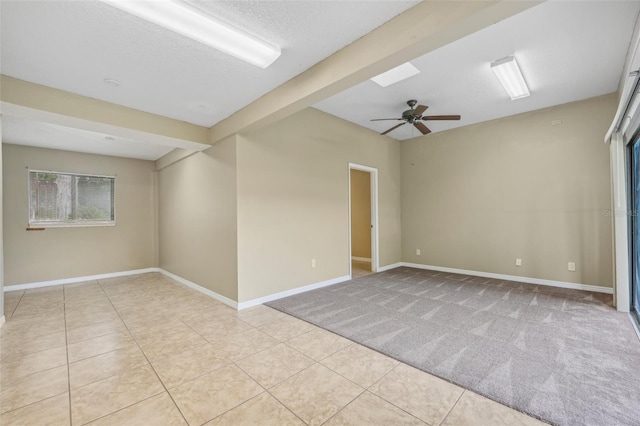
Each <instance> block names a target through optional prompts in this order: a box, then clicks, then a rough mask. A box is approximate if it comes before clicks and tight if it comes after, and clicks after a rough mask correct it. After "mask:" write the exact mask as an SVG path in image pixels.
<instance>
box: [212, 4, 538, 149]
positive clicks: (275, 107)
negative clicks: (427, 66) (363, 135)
mask: <svg viewBox="0 0 640 426" xmlns="http://www.w3.org/2000/svg"><path fill="white" fill-rule="evenodd" d="M540 3H542V1H477V0H472V1H430V0H425V1H423V2H421V3H419V4H418V5H416V6H414V7H413V8H411V9H409V10H407V11H405V12H404V13H402V14H400V15H398V16H396V17H395V18H393V19H391V20H390V21H388V22H387V23H385V24H384V25H382V26H380V27H378V28H377V29H375V30H373V31H372V32H370V33H368V34H367V35H365V36H364V37H362V38H360V39H358V40H356V41H355V42H353V43H351V44H350V45H348V46H346V47H345V48H343V49H342V50H340V51H338V52H336V53H334V54H333V55H331V56H329V57H328V58H326V59H324V60H322V61H320V62H319V63H317V64H316V65H314V66H313V67H311V68H309V69H308V70H306V71H304V72H302V73H301V74H299V75H298V76H296V77H294V78H293V79H291V80H289V81H287V82H286V83H284V84H282V85H281V86H279V87H277V88H276V89H274V90H272V91H271V92H269V93H267V94H266V95H264V96H262V97H261V98H259V99H257V100H256V101H254V102H252V103H250V104H249V105H247V106H246V107H244V108H242V109H241V110H239V111H237V112H235V113H234V114H232V115H231V116H229V117H228V118H226V119H224V120H222V121H220V122H219V123H217V124H216V125H214V126H213V127H211V132H210V137H211V140H210V143H212V144H213V143H216V142H218V141H221V140H222V139H224V138H226V137H228V136H231V135H233V134H235V133H238V132H243V131H250V130H251V131H252V130H257V129H259V128H260V127H262V126H266V125H269V124H272V123H274V122H276V121H278V120H281V119H283V118H285V117H288V116H289V115H291V114H294V113H296V112H298V111H300V110H302V109H304V108H307V107H309V106H311V105H313V104H315V103H317V102H319V101H321V100H323V99H326V98H328V97H330V96H333V95H335V94H337V93H340V92H342V91H344V90H346V89H348V88H350V87H352V86H354V85H356V84H359V83H361V82H363V81H365V80H368V79H369V78H371V77H374V76H376V75H378V74H381V73H383V72H385V71H387V70H389V69H391V68H394V67H396V66H398V65H400V64H402V63H404V62H407V61H410V60H412V59H414V58H416V57H419V56H422V55H424V54H426V53H428V52H431V51H433V50H435V49H438V48H440V47H442V46H445V45H447V44H449V43H452V42H454V41H456V40H458V39H461V38H463V37H465V36H467V35H469V34H472V33H474V32H476V31H479V30H481V29H483V28H486V27H488V26H491V25H493V24H495V23H497V22H499V21H501V20H503V19H506V18H508V17H510V16H513V15H515V14H517V13H520V12H522V11H524V10H526V9H529V8H530V7H533V6H535V5H537V4H540ZM284 54H286V52H285V53H284Z"/></svg>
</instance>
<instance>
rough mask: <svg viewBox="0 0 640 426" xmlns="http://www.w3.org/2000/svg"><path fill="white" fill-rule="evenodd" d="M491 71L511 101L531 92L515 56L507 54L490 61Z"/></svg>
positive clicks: (524, 96)
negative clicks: (504, 56)
mask: <svg viewBox="0 0 640 426" xmlns="http://www.w3.org/2000/svg"><path fill="white" fill-rule="evenodd" d="M491 71H493V73H494V74H495V75H496V77H498V81H500V84H502V87H504V90H506V92H507V94H508V95H509V97H510V98H511V100H512V101H514V100H516V99H520V98H526V97H527V96H529V95H530V94H531V93H530V92H529V88H528V87H527V83H526V82H525V81H524V77H523V76H522V72H521V71H520V67H519V66H518V62H516V58H515V56H507V57H506V58H502V59H498V60H497V61H493V62H491Z"/></svg>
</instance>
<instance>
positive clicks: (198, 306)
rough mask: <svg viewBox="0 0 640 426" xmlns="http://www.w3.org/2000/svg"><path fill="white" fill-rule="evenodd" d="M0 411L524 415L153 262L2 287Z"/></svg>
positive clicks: (281, 420)
mask: <svg viewBox="0 0 640 426" xmlns="http://www.w3.org/2000/svg"><path fill="white" fill-rule="evenodd" d="M5 315H6V316H7V318H8V321H7V323H6V324H5V325H4V326H3V327H2V329H0V380H1V387H0V389H1V390H0V424H2V425H3V426H9V425H45V424H47V425H70V424H73V425H83V424H92V425H154V426H156V425H185V424H189V425H202V424H207V425H250V424H260V425H304V424H310V425H320V424H326V425H347V424H348V425H376V424H379V425H390V424H393V425H399V424H416V425H424V424H428V425H488V424H491V425H513V424H523V425H534V424H541V423H540V422H538V421H537V420H535V419H533V418H530V417H527V416H525V415H523V414H521V413H519V412H517V411H513V410H511V409H509V408H507V407H504V406H502V405H500V404H498V403H495V402H493V401H490V400H488V399H486V398H483V397H481V396H479V395H476V394H474V393H472V392H469V391H465V390H464V389H462V388H459V387H457V386H454V385H452V384H450V383H448V382H445V381H443V380H440V379H438V378H436V377H434V376H431V375H429V374H426V373H423V372H421V371H419V370H416V369H414V368H412V367H409V366H407V365H405V364H401V363H399V362H397V361H395V360H393V359H391V358H388V357H386V356H383V355H381V354H379V353H377V352H374V351H371V350H369V349H367V348H365V347H363V346H360V345H358V344H355V343H352V342H351V341H349V340H346V339H344V338H342V337H339V336H337V335H335V334H332V333H330V332H327V331H325V330H323V329H320V328H317V327H315V326H312V325H310V324H307V323H305V322H303V321H300V320H298V319H295V318H293V317H290V316H287V315H285V314H283V313H280V312H278V311H275V310H273V309H271V308H268V307H265V306H257V307H254V308H251V309H247V310H243V311H240V312H237V311H234V310H233V309H231V308H229V307H227V306H225V305H223V304H221V303H219V302H217V301H215V300H213V299H211V298H209V297H207V296H205V295H202V294H200V293H198V292H196V291H194V290H191V289H189V288H187V287H184V286H182V285H180V284H178V283H176V282H174V281H172V280H170V279H168V278H166V277H164V276H162V275H160V274H145V275H138V276H132V277H123V278H114V279H109V280H100V281H99V282H98V281H93V282H88V283H81V284H72V285H65V286H56V287H47V288H42V289H34V290H27V291H16V292H7V293H6V294H5Z"/></svg>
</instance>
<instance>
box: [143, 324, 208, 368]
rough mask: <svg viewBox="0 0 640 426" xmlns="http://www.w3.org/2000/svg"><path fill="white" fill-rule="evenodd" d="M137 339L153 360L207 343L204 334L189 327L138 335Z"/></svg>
mask: <svg viewBox="0 0 640 426" xmlns="http://www.w3.org/2000/svg"><path fill="white" fill-rule="evenodd" d="M185 327H186V326H185ZM136 340H137V341H138V344H139V345H140V348H141V349H142V351H143V352H144V353H145V355H146V356H147V357H148V358H149V360H151V361H153V360H156V359H160V358H164V357H167V356H171V355H175V354H177V353H180V352H184V351H185V350H187V349H191V348H195V347H197V346H201V345H204V344H206V343H207V341H206V340H205V339H204V338H203V337H202V336H200V335H199V334H198V333H196V332H195V331H193V330H191V329H190V328H188V327H186V328H185V329H182V328H176V329H173V330H170V331H167V332H163V333H159V334H154V335H151V336H145V337H140V338H138V337H136Z"/></svg>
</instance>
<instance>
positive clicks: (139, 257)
mask: <svg viewBox="0 0 640 426" xmlns="http://www.w3.org/2000/svg"><path fill="white" fill-rule="evenodd" d="M2 148H3V160H4V165H3V171H4V173H3V185H4V203H3V204H4V218H3V219H4V261H5V265H4V266H5V271H4V272H5V275H4V278H5V285H6V286H7V287H9V286H11V285H15V284H23V283H30V282H37V281H48V280H55V279H62V278H72V277H81V276H86V275H95V274H103V273H110V272H119V271H128V270H133V269H141V268H149V267H154V266H156V264H155V262H154V253H155V247H154V244H155V232H154V228H155V223H154V222H155V209H154V203H155V201H154V199H153V194H154V191H153V188H154V164H153V162H150V161H143V160H132V159H125V158H118V157H109V156H102V155H93V154H82V153H75V152H69V151H58V150H51V149H43V148H34V147H26V146H18V145H9V144H3V145H2ZM27 167H28V168H31V169H40V170H51V171H60V172H75V173H87V174H101V175H116V176H117V177H116V226H112V227H65V228H48V229H46V230H45V231H34V232H27V231H26V230H25V229H26V228H27V226H28V218H29V206H28V191H27Z"/></svg>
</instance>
